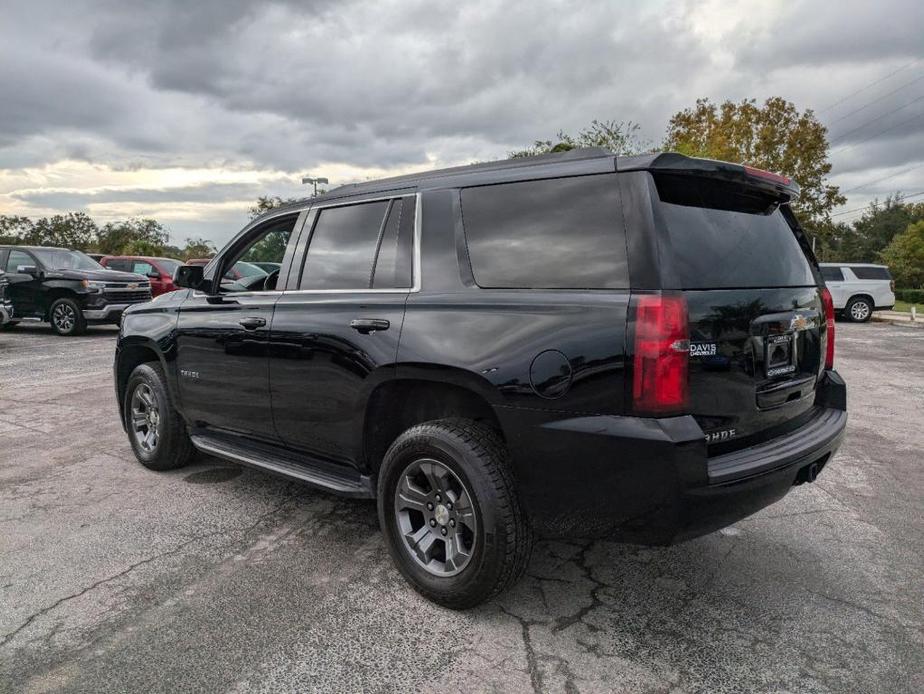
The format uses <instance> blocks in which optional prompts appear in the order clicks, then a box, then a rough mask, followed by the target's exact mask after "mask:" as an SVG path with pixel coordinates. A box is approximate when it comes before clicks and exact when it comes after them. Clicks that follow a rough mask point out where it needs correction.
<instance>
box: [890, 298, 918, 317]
mask: <svg viewBox="0 0 924 694" xmlns="http://www.w3.org/2000/svg"><path fill="white" fill-rule="evenodd" d="M912 306H917V313H918V315H919V316H921V314H924V305H922V304H909V303H908V302H907V301H896V302H895V309H894V310H896V311H904V312H905V313H911V307H912ZM922 318H924V316H922Z"/></svg>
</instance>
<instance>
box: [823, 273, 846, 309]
mask: <svg viewBox="0 0 924 694" xmlns="http://www.w3.org/2000/svg"><path fill="white" fill-rule="evenodd" d="M821 277H822V279H824V281H825V285H826V286H827V287H828V291H830V292H831V299H832V300H833V301H834V308H836V309H838V310H840V309H842V308H844V306H846V305H847V299H849V298H850V296H849V293H848V289H847V282H846V278H845V277H844V271H843V269H841V268H839V267H834V266H833V265H822V266H821Z"/></svg>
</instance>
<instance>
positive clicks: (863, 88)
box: [816, 60, 919, 113]
mask: <svg viewBox="0 0 924 694" xmlns="http://www.w3.org/2000/svg"><path fill="white" fill-rule="evenodd" d="M917 62H919V61H918V60H912V61H911V62H910V63H905V64H904V65H902V66H901V67H900V68H898V69H897V70H893V71H892V72H890V73H889V74H888V75H886V76H885V77H880V78H879V79H878V80H875V81H873V82H870V83H869V84H867V85H866V86H865V87H860V88H859V89H858V90H857V91H855V92H850V94H848V95H847V96H845V97H843V98H842V99H839V100H838V101H835V102H834V103H833V104H830V105H828V106H825V107H824V108H823V109H821V110H820V111H817V112H816V113H824V112H825V111H830V110H831V109H832V108H834V107H835V106H840V105H841V104H842V103H844V102H845V101H847V99H850V98H852V97H855V96H856V95H857V94H862V93H863V92H865V91H866V90H867V89H869V88H870V87H875V86H876V85H877V84H880V83H882V82H885V81H886V80H887V79H889V78H890V77H892V76H893V75H897V74H898V73H899V72H901V71H902V70H904V69H906V68H909V67H911V66H912V65H914V64H915V63H917Z"/></svg>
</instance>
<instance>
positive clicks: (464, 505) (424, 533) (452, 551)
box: [395, 458, 478, 577]
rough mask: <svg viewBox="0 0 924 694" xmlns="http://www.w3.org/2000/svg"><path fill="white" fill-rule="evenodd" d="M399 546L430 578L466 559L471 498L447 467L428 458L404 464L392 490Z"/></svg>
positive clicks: (451, 571) (472, 525) (471, 533)
mask: <svg viewBox="0 0 924 694" xmlns="http://www.w3.org/2000/svg"><path fill="white" fill-rule="evenodd" d="M395 519H396V521H397V525H398V530H399V532H400V534H401V539H402V541H403V542H404V547H405V549H406V550H407V551H408V554H409V555H410V556H411V557H412V558H413V559H414V561H415V562H417V564H419V565H420V566H422V567H423V568H424V569H426V570H427V571H428V572H429V573H431V574H433V575H435V576H442V577H445V576H453V575H455V574H457V573H459V572H460V571H462V569H464V568H465V567H466V566H467V565H468V563H469V562H470V561H471V559H472V556H473V554H474V551H475V542H476V538H477V529H478V528H477V522H478V521H477V517H476V514H475V508H474V505H473V504H472V497H471V495H470V494H469V492H468V489H466V487H465V485H464V484H463V483H462V480H461V479H459V477H458V475H456V474H455V473H454V472H453V471H452V470H450V469H449V468H448V467H447V466H445V465H443V464H442V463H440V462H439V461H436V460H433V459H431V458H421V459H419V460H415V461H414V462H412V463H411V464H410V465H408V466H407V468H405V470H404V472H403V473H402V475H401V478H400V480H399V482H398V486H397V489H396V490H395Z"/></svg>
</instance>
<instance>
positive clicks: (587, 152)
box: [326, 147, 615, 195]
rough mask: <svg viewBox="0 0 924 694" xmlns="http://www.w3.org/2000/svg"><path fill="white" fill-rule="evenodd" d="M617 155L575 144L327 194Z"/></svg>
mask: <svg viewBox="0 0 924 694" xmlns="http://www.w3.org/2000/svg"><path fill="white" fill-rule="evenodd" d="M612 156H615V155H614V154H613V153H612V152H610V151H609V150H607V149H604V148H603V147H576V148H574V149H569V150H567V151H565V152H551V153H549V154H537V155H535V156H531V157H516V158H515V159H499V160H497V161H487V162H476V163H474V164H466V165H464V166H453V167H450V168H447V169H435V170H433V171H421V172H420V173H411V174H403V175H401V176H391V177H389V178H377V179H375V180H374V181H362V182H360V183H347V184H344V185H342V186H338V187H337V188H334V189H333V190H330V191H328V192H327V193H326V195H336V194H339V195H343V194H346V193H349V192H352V191H353V190H355V189H359V188H364V187H367V186H370V185H373V184H374V185H375V186H377V187H378V186H381V185H382V184H393V183H395V184H400V183H404V182H407V183H408V184H409V185H412V184H413V183H415V182H417V181H425V180H428V179H431V178H441V177H443V176H454V175H456V174H461V173H473V172H476V171H497V170H501V169H518V168H522V167H526V166H540V165H542V164H550V163H553V162H558V161H580V160H583V159H598V158H601V157H612Z"/></svg>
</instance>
